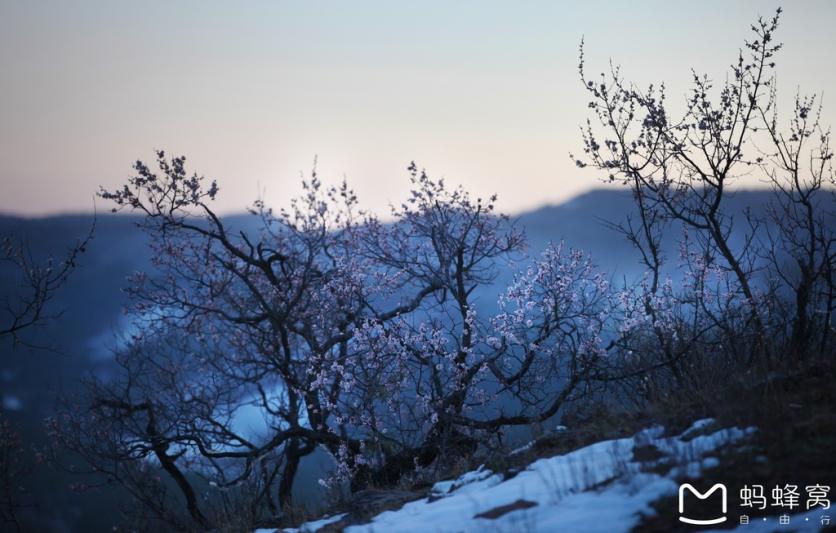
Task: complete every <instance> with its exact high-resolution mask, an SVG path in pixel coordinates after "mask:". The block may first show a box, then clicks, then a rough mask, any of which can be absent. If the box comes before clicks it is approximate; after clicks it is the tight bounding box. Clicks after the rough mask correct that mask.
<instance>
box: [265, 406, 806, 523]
mask: <svg viewBox="0 0 836 533" xmlns="http://www.w3.org/2000/svg"><path fill="white" fill-rule="evenodd" d="M711 428H712V421H711V420H709V419H705V420H700V421H698V422H696V423H695V424H694V425H693V426H692V427H691V428H689V429H688V430H687V431H685V432H683V433H682V434H680V435H677V436H673V437H665V436H663V433H664V430H663V428H662V427H659V426H656V427H651V428H648V429H646V430H644V431H642V432H640V433H638V434H636V435H635V436H633V437H630V438H624V439H617V440H609V441H603V442H598V443H595V444H592V445H590V446H587V447H584V448H581V449H578V450H576V451H574V452H571V453H568V454H565V455H560V456H556V457H552V458H548V459H539V460H537V461H535V462H533V463H531V464H530V465H529V466H528V467H527V468H526V469H525V470H522V471H521V472H519V473H517V474H516V475H513V474H512V475H508V474H505V475H502V474H498V473H494V472H491V471H490V470H487V469H485V468H480V469H478V470H476V471H473V472H468V473H467V474H465V475H463V476H461V477H460V478H458V479H456V480H449V481H443V482H440V483H437V484H436V485H435V486H434V487H433V489H432V490H431V491H430V494H429V495H428V497H426V498H423V499H420V500H416V501H413V502H410V503H407V504H406V505H404V506H403V507H402V508H400V509H398V510H395V511H387V512H383V513H381V514H379V515H377V516H375V517H374V518H373V519H372V520H371V522H369V523H366V524H362V525H351V526H348V527H346V528H345V529H344V531H345V532H347V533H372V532H375V533H381V532H389V531H393V532H397V533H412V532H415V533H418V532H421V533H426V532H471V531H472V532H476V531H500V532H505V531H507V532H511V531H515V532H516V531H521V532H554V531H572V532H590V533H592V532H602V533H603V532H606V533H616V532H619V531H624V532H626V531H630V530H631V529H632V528H634V527H635V526H637V525H638V524H639V523H640V522H641V520H642V517H643V516H644V515H652V514H653V513H654V511H653V509H652V507H651V504H652V503H653V502H654V501H656V500H658V499H660V498H662V497H665V496H671V495H676V494H677V491H678V489H679V484H678V483H677V482H676V481H675V480H676V479H677V478H679V477H681V476H683V475H687V476H690V477H697V476H699V474H700V472H701V471H702V470H703V469H706V468H711V467H714V466H717V465H718V464H719V461H718V459H717V458H716V457H715V456H714V455H715V453H716V452H717V451H719V450H720V449H721V448H722V447H725V446H728V445H734V444H735V443H740V442H742V441H743V440H744V439H745V438H746V436H747V435H749V434H751V433H752V432H754V431H755V430H754V428H746V429H741V428H728V429H722V430H718V431H712V430H711ZM647 450H652V452H650V453H648V452H647ZM634 452H637V453H634ZM637 455H638V456H640V457H641V458H642V459H644V460H643V461H640V460H639V459H637V458H636V456H637ZM663 463H664V464H666V465H667V466H669V467H671V468H654V466H661V465H662V464H663ZM658 472H666V473H658ZM819 514H820V513H819ZM811 516H812V515H811ZM342 518H343V515H339V516H335V517H332V518H328V519H323V520H319V521H316V522H309V523H306V524H303V525H302V526H300V528H299V529H288V530H286V531H288V532H290V531H298V532H309V531H317V530H318V529H320V528H322V527H325V526H326V525H328V524H334V523H337V522H339V521H340V520H341V519H342ZM805 518H807V520H805ZM734 519H735V520H736V517H735V518H734ZM793 524H794V526H795V529H794V530H795V531H818V527H819V526H818V515H816V517H815V519H814V518H810V517H809V516H806V515H796V516H794V517H793ZM680 525H681V524H680ZM777 525H778V518H777V517H775V518H770V519H767V520H765V521H764V520H763V519H760V518H759V519H758V522H757V523H754V521H753V523H752V524H750V525H747V526H741V527H743V528H745V529H741V531H744V530H745V531H750V532H755V531H772V530H774V529H777V527H776V526H777ZM671 526H672V529H675V528H676V524H671ZM799 527H800V529H799ZM770 528H771V529H770ZM262 531H267V530H262ZM726 531H728V530H726Z"/></svg>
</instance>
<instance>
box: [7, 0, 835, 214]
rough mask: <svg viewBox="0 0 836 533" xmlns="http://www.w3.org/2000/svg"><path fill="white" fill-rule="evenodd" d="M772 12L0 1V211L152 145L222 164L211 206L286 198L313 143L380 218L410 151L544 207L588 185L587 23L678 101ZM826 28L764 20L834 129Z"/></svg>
mask: <svg viewBox="0 0 836 533" xmlns="http://www.w3.org/2000/svg"><path fill="white" fill-rule="evenodd" d="M776 6H777V4H776V3H774V2H733V3H732V2H726V1H713V2H690V1H689V2H671V1H659V2H629V3H628V2H572V3H570V2H565V3H558V2H483V1H478V2H476V1H473V2H464V1H461V2H420V3H418V2H415V3H406V2H387V1H380V2H365V1H363V2H316V1H313V2H312V1H305V2H303V1H299V2H278V1H276V2H254V1H248V2H208V1H193V2H186V1H177V2H128V1H115V0H103V1H100V2H98V1H84V2H80V1H79V2H69V1H63V0H62V1H55V2H48V1H34V0H20V1H12V0H0V190H2V193H0V212H5V213H16V214H27V215H41V214H47V213H54V212H69V211H73V212H75V211H87V210H90V209H91V208H92V205H93V197H94V193H95V191H96V189H97V187H98V186H99V185H105V186H110V187H115V186H118V185H119V184H121V183H123V182H124V180H125V178H126V177H128V176H129V175H130V171H131V169H130V165H131V163H132V162H133V161H134V160H135V159H137V158H141V159H146V160H148V159H151V158H152V157H153V152H152V150H153V149H155V148H164V149H166V150H167V151H169V152H170V153H177V154H180V153H182V154H185V155H186V156H187V157H188V159H189V165H190V167H191V168H192V169H195V170H198V171H199V172H200V173H203V174H206V175H207V176H211V177H215V178H217V179H218V181H219V184H220V186H221V193H220V197H219V201H218V205H219V207H220V209H221V211H225V212H230V211H241V210H243V209H244V208H245V207H246V206H247V205H248V204H249V203H250V202H251V201H252V200H253V199H255V198H256V197H257V196H258V195H259V193H260V192H263V193H264V197H265V199H266V200H267V201H268V203H270V204H272V205H276V206H278V205H284V204H285V203H286V199H287V198H288V196H289V195H291V194H294V193H295V192H296V191H298V189H299V187H298V178H299V173H300V172H302V171H305V172H307V171H308V170H309V169H310V168H311V164H312V161H313V159H314V156H318V157H319V166H318V168H319V173H320V176H321V177H322V178H323V179H324V180H325V181H335V180H338V179H340V178H341V177H342V176H343V175H345V176H347V177H348V179H349V181H350V183H351V184H352V185H353V186H354V188H355V189H356V190H357V192H358V194H359V196H360V199H361V202H362V203H363V204H364V205H365V206H368V207H372V208H374V209H377V210H379V211H380V212H385V206H386V205H387V203H388V202H390V201H399V200H400V199H401V198H402V197H403V194H404V193H405V191H406V188H407V179H406V172H405V168H406V166H407V164H408V163H409V161H410V160H413V159H414V160H415V161H416V162H418V164H419V165H420V166H423V167H426V168H427V170H428V171H429V172H430V174H432V175H435V176H445V177H446V178H447V179H448V180H449V181H450V182H452V183H461V184H463V185H465V186H466V187H467V188H468V189H470V190H471V191H473V192H474V193H476V194H480V195H485V196H486V195H489V194H491V193H492V192H497V193H499V195H500V202H499V205H500V207H501V208H502V210H503V211H506V212H512V213H513V212H519V211H521V210H525V209H529V208H532V207H536V206H539V205H542V204H545V203H554V202H559V201H562V200H565V199H567V198H568V197H570V196H573V195H575V194H577V193H579V192H581V191H583V190H586V189H589V188H592V187H596V186H599V185H600V182H599V181H598V179H597V176H596V174H595V172H594V171H592V170H586V171H580V170H578V169H576V168H575V167H574V165H572V163H571V161H570V160H569V158H568V153H569V152H570V151H577V150H578V148H579V145H580V142H579V138H578V126H579V124H581V122H582V121H584V120H585V117H586V109H585V104H586V102H587V98H586V96H585V94H584V92H583V89H582V87H581V85H580V82H579V81H578V77H577V47H578V43H579V41H580V39H581V37H582V36H584V35H585V37H586V43H587V61H588V66H589V68H590V71H592V72H597V71H600V70H601V69H603V68H605V67H606V65H607V61H608V59H609V58H610V57H612V58H613V60H615V61H616V62H618V63H620V64H622V65H623V67H624V71H625V74H626V75H627V77H628V78H630V79H633V80H634V81H638V82H641V83H642V84H644V83H647V82H651V81H660V80H665V81H666V82H667V84H668V86H669V88H670V89H671V91H670V95H671V99H675V100H676V101H679V100H680V98H679V95H680V94H681V93H682V92H683V90H684V88H685V84H686V83H687V81H688V79H689V77H690V70H689V69H690V68H691V67H694V68H696V69H697V70H698V71H700V72H707V73H709V74H711V75H714V76H715V77H721V76H724V73H725V70H724V68H725V67H726V66H727V65H728V64H729V63H730V62H731V61H732V60H733V59H734V58H735V55H736V51H737V49H738V47H739V46H741V45H742V42H743V39H744V38H745V37H747V36H748V35H749V34H748V27H749V24H750V23H751V22H752V21H753V20H754V19H755V17H756V16H757V14H759V13H761V14H764V15H771V14H772V13H773V12H774V9H775V7H776ZM834 24H836V2H826V1H821V2H792V3H787V4H786V6H785V14H784V21H783V24H782V28H781V29H780V30H779V35H778V37H779V40H781V41H783V42H784V43H785V46H786V48H785V50H784V51H783V52H782V53H781V55H780V56H779V58H778V73H779V88H780V89H781V90H782V91H783V95H784V97H785V98H789V97H791V96H792V95H793V94H794V93H795V90H796V87H797V86H799V85H800V86H801V88H802V90H803V91H806V92H822V91H823V92H824V94H825V105H826V108H825V116H824V118H825V122H826V123H829V124H836V98H833V97H832V95H833V93H834V92H836V91H831V88H832V87H834V81H836V71H834V69H833V65H834V53H836V32H834V29H833V28H834ZM674 97H676V98H674ZM787 107H788V106H786V105H785V106H784V109H787ZM98 207H99V209H105V208H106V206H105V205H104V204H103V203H102V202H101V201H99V202H98Z"/></svg>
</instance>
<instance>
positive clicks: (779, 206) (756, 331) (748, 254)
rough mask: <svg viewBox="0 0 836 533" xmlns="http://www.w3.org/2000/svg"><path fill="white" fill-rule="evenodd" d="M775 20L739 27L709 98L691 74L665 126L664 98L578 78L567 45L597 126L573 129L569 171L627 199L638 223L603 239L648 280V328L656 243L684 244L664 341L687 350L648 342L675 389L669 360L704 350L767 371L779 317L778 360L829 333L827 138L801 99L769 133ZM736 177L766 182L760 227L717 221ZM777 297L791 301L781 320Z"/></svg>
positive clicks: (822, 341) (674, 365)
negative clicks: (671, 236)
mask: <svg viewBox="0 0 836 533" xmlns="http://www.w3.org/2000/svg"><path fill="white" fill-rule="evenodd" d="M780 13H781V11H780V9H779V10H778V12H777V13H776V14H775V16H774V17H772V18H771V19H768V20H764V19H758V21H757V23H756V24H755V25H753V26H752V31H753V33H754V37H753V39H752V40H751V41H747V42H746V52H745V53H744V51H740V53H739V54H738V57H737V61H736V62H735V63H734V64H732V65H731V69H730V72H729V75H728V76H727V78H726V80H725V81H724V82H723V83H720V84H719V87H717V88H716V89H715V87H714V83H713V82H712V80H711V79H710V78H709V77H708V76H699V75H697V74H696V73H694V75H693V86H692V89H691V91H690V93H689V94H688V96H687V99H686V105H685V110H684V112H683V114H682V115H681V116H680V117H679V118H674V117H673V116H672V114H671V112H670V111H669V105H668V104H667V100H666V94H665V88H664V85H660V86H658V87H657V86H653V85H651V86H649V87H648V88H647V89H644V90H642V89H639V88H638V87H636V86H635V85H634V84H632V83H629V82H627V81H625V80H624V78H623V77H622V75H621V72H620V70H619V68H617V67H611V68H610V72H609V74H601V77H600V80H592V79H590V78H589V77H588V76H587V74H586V71H585V65H584V55H583V44H582V45H581V54H580V75H581V80H582V81H583V84H584V87H585V89H586V90H587V91H588V93H589V94H590V95H591V97H592V98H591V101H590V103H589V108H590V109H591V110H592V111H593V113H594V117H595V119H596V122H597V124H593V121H592V120H589V121H587V124H586V126H585V127H584V128H583V130H582V137H583V145H584V154H585V157H584V158H583V159H580V158H575V159H576V163H577V165H578V166H580V167H586V166H588V165H591V166H593V167H594V168H597V169H599V170H602V171H604V172H606V175H607V179H608V180H609V181H618V182H620V183H622V184H623V185H625V186H626V187H628V188H629V189H630V190H631V192H632V194H633V198H634V200H635V206H636V209H637V212H638V215H637V216H636V218H635V219H628V221H627V222H626V223H615V224H614V227H615V228H616V229H618V230H619V231H620V232H621V233H623V234H624V235H625V236H626V237H627V238H628V239H629V240H630V242H631V243H633V244H634V245H635V247H636V248H637V249H638V250H639V252H640V254H641V258H642V262H643V264H644V265H645V266H646V267H647V269H648V272H649V280H650V281H649V282H648V283H647V284H646V290H643V291H642V294H641V295H640V298H641V300H642V301H643V308H644V312H645V314H646V315H647V316H649V317H651V318H652V323H654V324H655V323H658V320H657V317H655V315H656V314H657V313H658V311H657V310H656V309H654V307H653V305H651V302H652V301H653V299H654V298H656V297H657V295H658V293H659V291H660V279H661V278H662V272H663V270H664V269H663V265H664V263H665V260H666V258H665V257H663V255H662V252H661V242H662V236H663V235H664V234H665V233H666V232H668V231H670V228H672V227H673V224H676V225H679V226H681V227H682V228H683V229H684V231H685V233H684V234H683V239H682V243H683V250H682V252H681V254H680V258H681V260H682V266H683V267H684V269H685V272H686V281H688V282H691V284H690V286H687V287H686V289H687V294H681V295H678V296H677V297H676V298H677V299H678V300H679V303H680V304H681V305H684V306H686V307H687V308H688V310H687V311H684V312H683V313H681V316H680V319H679V322H680V323H681V324H682V325H683V326H684V325H687V324H688V323H689V322H690V326H689V327H688V328H687V329H682V328H677V331H679V332H680V335H679V337H678V340H677V343H678V344H679V345H680V346H681V347H687V348H688V350H682V349H674V348H673V346H672V342H671V341H672V340H673V339H672V338H671V337H670V336H666V334H665V332H664V331H661V330H657V331H656V334H655V336H656V338H657V341H658V344H659V346H661V351H662V355H661V357H662V359H663V364H664V365H665V366H666V367H667V368H669V369H670V371H671V372H672V373H673V375H674V377H675V380H676V381H677V382H679V383H680V384H682V380H683V376H682V372H681V370H682V369H681V368H679V367H680V361H682V360H683V357H684V356H685V355H686V354H687V353H689V351H693V348H694V347H695V346H701V348H700V349H701V350H704V349H705V343H706V342H709V343H714V344H715V345H717V346H723V351H724V352H727V353H726V354H725V355H724V357H726V356H728V357H735V358H743V359H744V360H745V362H746V365H748V366H751V365H752V364H753V363H754V362H755V361H756V360H762V361H765V362H767V364H770V365H771V364H772V361H773V359H774V358H775V357H778V356H781V355H782V351H783V349H784V348H785V346H784V345H783V344H780V343H776V342H774V340H775V339H776V338H782V337H783V335H782V333H781V332H782V330H783V329H784V326H783V316H785V313H782V312H781V311H779V308H781V309H782V310H783V311H786V310H787V309H789V310H790V314H792V315H793V316H794V317H795V318H794V319H793V321H792V323H791V327H790V330H791V331H790V333H789V337H790V338H791V339H792V340H791V341H790V342H789V343H788V344H787V345H786V347H787V349H788V351H789V352H790V353H792V354H794V355H795V357H797V358H800V357H803V354H805V353H807V352H808V351H809V350H810V349H811V348H813V346H812V345H811V344H810V340H811V339H812V338H814V337H815V338H818V339H819V341H818V342H817V343H816V344H817V345H816V349H818V350H824V348H825V345H826V343H827V340H826V339H827V338H828V335H829V332H830V330H831V329H832V324H831V317H832V315H831V313H830V311H829V309H832V307H833V305H832V300H830V295H831V294H832V291H830V287H831V286H832V283H833V278H832V266H831V265H832V264H833V252H832V239H833V237H832V230H831V229H830V228H832V226H833V208H832V203H830V204H828V200H829V199H828V198H827V194H825V192H823V188H824V187H825V186H826V185H827V184H828V183H831V184H832V181H833V172H832V166H831V160H832V153H831V151H830V148H829V132H828V131H826V130H824V129H823V128H822V127H821V126H820V124H819V120H818V117H819V115H818V114H817V113H816V112H815V110H814V109H813V105H814V102H815V100H814V99H812V98H806V99H805V98H799V99H797V100H796V105H795V112H794V116H793V119H792V120H791V123H790V127H789V129H788V130H787V131H786V133H784V132H783V131H782V130H781V129H780V128H779V125H778V119H777V113H776V87H775V77H774V74H773V71H774V68H775V62H774V61H775V55H776V53H777V52H778V51H779V50H780V49H781V44H778V43H775V41H774V35H775V32H776V29H777V27H778V21H779V17H780ZM602 136H603V137H602ZM602 138H603V140H601V139H602ZM811 143H812V144H813V146H812V147H811V146H809V145H810V144H811ZM746 176H750V177H751V176H759V177H761V178H762V179H764V180H768V181H769V182H770V183H772V185H773V191H774V194H773V201H772V206H771V208H770V216H768V217H763V216H758V215H755V214H753V213H751V212H749V211H747V212H746V213H745V215H744V217H743V218H739V217H738V219H735V218H734V216H732V215H731V214H730V213H729V209H728V199H729V198H730V194H731V191H732V190H733V188H734V186H735V185H736V184H737V183H739V181H740V180H741V179H742V178H744V177H746ZM787 260H789V261H790V263H791V264H790V265H788V264H787ZM707 275H708V278H707V277H706V276H707ZM709 278H710V279H711V280H713V281H712V284H706V281H707V279H709ZM787 291H789V292H790V293H792V294H793V301H792V303H790V304H788V305H789V307H788V306H787V303H786V298H785V297H786V293H787ZM814 317H815V318H814ZM813 321H815V322H816V325H815V326H813V325H812V323H813ZM814 329H815V333H814V331H813V330H814ZM671 331H673V330H671ZM681 333H685V338H683V336H682V335H681ZM776 335H777V337H776ZM767 338H770V340H771V342H768V343H767V342H766V339H767ZM686 339H687V341H686ZM683 341H685V342H683Z"/></svg>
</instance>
